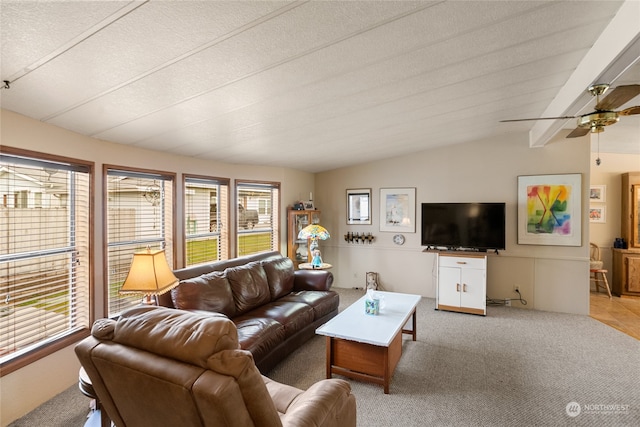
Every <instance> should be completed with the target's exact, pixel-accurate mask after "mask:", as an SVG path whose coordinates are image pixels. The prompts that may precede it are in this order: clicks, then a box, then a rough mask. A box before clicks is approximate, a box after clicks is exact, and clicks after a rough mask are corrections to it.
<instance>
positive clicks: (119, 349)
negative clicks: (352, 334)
mask: <svg viewBox="0 0 640 427" xmlns="http://www.w3.org/2000/svg"><path fill="white" fill-rule="evenodd" d="M91 334H92V336H90V337H87V338H85V339H84V340H83V341H81V342H80V343H79V344H78V345H77V346H76V348H75V351H76V354H77V356H78V358H79V360H80V363H81V364H82V366H83V367H84V369H85V370H86V372H87V374H88V375H89V378H90V379H91V382H92V384H93V389H94V390H95V392H96V394H97V396H98V398H99V400H100V402H101V404H102V407H103V410H106V412H107V414H108V415H109V417H110V418H111V420H113V422H114V423H115V425H116V426H118V427H127V426H128V427H138V426H185V427H186V426H238V427H247V426H265V427H274V426H281V425H284V426H299V427H303V426H336V427H345V426H355V425H356V402H355V397H354V396H353V394H351V387H350V385H349V383H348V382H346V381H344V380H341V379H329V380H328V379H324V380H320V381H319V382H317V383H315V384H314V385H312V386H311V387H310V388H309V389H308V390H306V391H303V390H299V389H297V388H294V387H291V386H288V385H285V384H280V383H277V382H275V381H271V380H270V379H268V378H266V377H264V376H262V375H261V374H260V371H258V369H257V368H256V366H255V364H254V363H253V357H252V355H251V353H250V352H248V351H245V350H240V349H239V348H238V335H237V330H236V328H235V325H234V324H233V322H232V321H230V320H229V319H227V318H226V317H224V316H222V315H216V314H212V313H199V312H186V311H182V310H175V309H169V308H164V307H136V308H133V309H130V310H128V311H126V312H125V313H123V315H122V316H121V317H120V318H119V319H118V320H117V321H116V320H112V319H101V320H98V321H96V322H95V323H94V325H93V328H92V331H91Z"/></svg>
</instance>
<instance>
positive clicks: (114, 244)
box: [104, 166, 175, 317]
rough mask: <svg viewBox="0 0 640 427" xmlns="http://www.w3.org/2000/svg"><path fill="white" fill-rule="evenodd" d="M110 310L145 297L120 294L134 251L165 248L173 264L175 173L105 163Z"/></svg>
mask: <svg viewBox="0 0 640 427" xmlns="http://www.w3.org/2000/svg"><path fill="white" fill-rule="evenodd" d="M105 170H106V173H105V178H106V184H105V186H104V187H105V199H106V201H105V203H104V206H105V210H106V213H105V218H106V222H107V233H106V234H107V237H106V239H105V240H106V242H107V260H106V262H105V265H106V270H107V271H106V274H105V277H106V278H107V282H106V283H107V284H108V286H107V304H108V307H107V313H108V315H109V317H112V316H116V315H118V314H120V313H121V312H122V311H123V310H125V309H127V308H129V307H133V306H135V305H138V304H139V303H140V300H141V298H142V296H141V295H140V296H136V295H133V296H132V295H121V294H119V290H120V287H121V286H122V284H123V283H124V280H125V279H126V278H127V273H128V272H129V267H131V260H132V259H133V254H134V253H135V252H139V251H143V250H145V249H146V248H151V249H164V250H165V255H166V256H167V261H168V263H169V265H170V266H173V265H174V263H173V234H174V231H173V229H174V226H173V193H174V183H175V175H173V174H164V173H158V172H147V171H141V170H125V169H122V168H119V167H115V166H105Z"/></svg>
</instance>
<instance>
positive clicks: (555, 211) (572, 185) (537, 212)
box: [518, 173, 582, 246]
mask: <svg viewBox="0 0 640 427" xmlns="http://www.w3.org/2000/svg"><path fill="white" fill-rule="evenodd" d="M581 200H582V174H579V173H577V174H562V175H530V176H519V177H518V244H519V245H555V246H580V245H582V215H581V209H582V208H581Z"/></svg>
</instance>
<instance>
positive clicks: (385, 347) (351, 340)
mask: <svg viewBox="0 0 640 427" xmlns="http://www.w3.org/2000/svg"><path fill="white" fill-rule="evenodd" d="M376 293H377V294H379V295H380V296H381V297H382V300H381V306H382V308H381V309H380V314H378V315H377V316H372V315H368V314H365V311H364V306H365V299H366V298H367V296H366V295H364V296H363V297H362V298H360V299H359V300H358V301H356V302H355V303H353V304H351V305H350V306H349V307H347V308H346V309H345V310H343V311H342V312H341V313H339V314H338V315H337V316H336V317H334V318H333V319H331V320H329V321H328V322H327V323H325V324H324V325H322V326H321V327H319V328H318V329H316V334H318V335H323V336H325V337H326V339H327V378H331V376H332V375H333V374H338V375H342V376H345V377H349V378H353V379H357V380H361V381H369V382H372V383H375V384H380V385H382V386H384V392H385V394H389V382H390V381H391V376H392V375H393V372H394V370H395V368H396V365H397V364H398V361H399V360H400V356H401V355H402V334H403V333H405V334H410V335H411V336H412V338H413V341H415V340H416V306H417V305H418V302H419V301H420V299H421V298H422V297H421V296H420V295H412V294H401V293H397V292H382V291H376ZM410 318H411V321H410ZM409 323H411V325H409Z"/></svg>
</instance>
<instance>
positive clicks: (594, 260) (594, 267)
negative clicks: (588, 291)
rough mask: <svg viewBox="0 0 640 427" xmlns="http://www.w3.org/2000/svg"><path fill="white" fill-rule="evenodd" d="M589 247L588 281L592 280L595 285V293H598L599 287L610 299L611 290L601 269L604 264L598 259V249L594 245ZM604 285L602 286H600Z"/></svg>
mask: <svg viewBox="0 0 640 427" xmlns="http://www.w3.org/2000/svg"><path fill="white" fill-rule="evenodd" d="M589 245H590V262H589V280H593V282H594V283H595V285H596V292H600V287H603V288H605V289H606V290H607V294H609V298H611V288H609V282H608V281H607V270H605V269H604V268H602V267H603V265H604V263H603V262H602V259H601V258H600V247H599V246H598V245H596V244H595V243H589ZM601 283H604V285H601Z"/></svg>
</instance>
